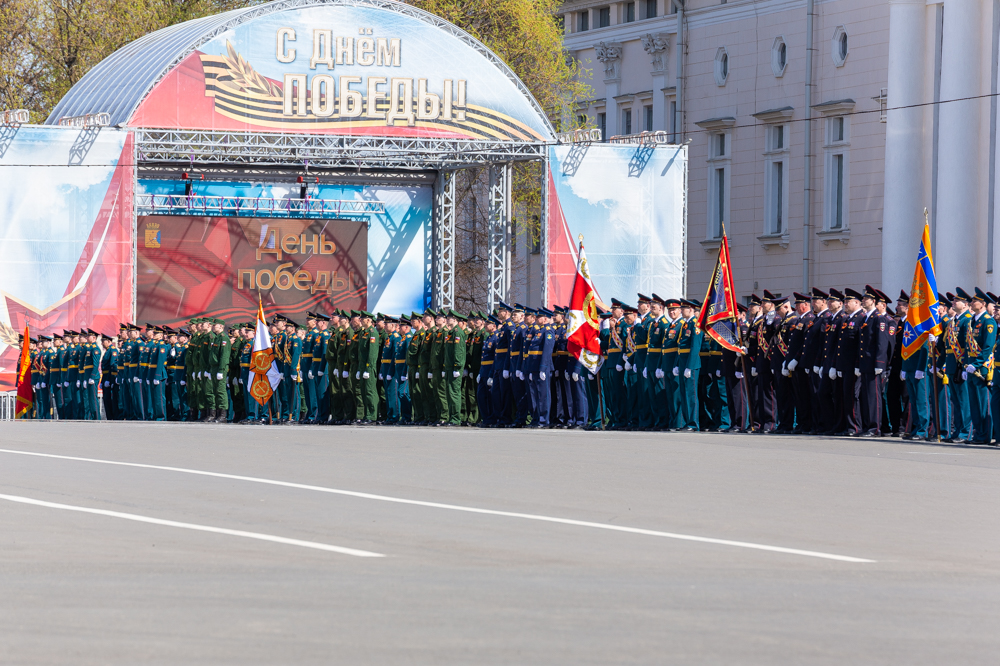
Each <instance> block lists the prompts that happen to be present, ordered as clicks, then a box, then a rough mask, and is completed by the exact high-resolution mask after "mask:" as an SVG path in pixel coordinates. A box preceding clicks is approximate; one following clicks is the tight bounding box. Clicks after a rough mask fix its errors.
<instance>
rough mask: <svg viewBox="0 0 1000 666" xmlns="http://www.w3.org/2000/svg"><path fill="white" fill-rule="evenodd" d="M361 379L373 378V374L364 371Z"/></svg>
mask: <svg viewBox="0 0 1000 666" xmlns="http://www.w3.org/2000/svg"><path fill="white" fill-rule="evenodd" d="M361 379H371V375H370V374H368V373H367V372H362V373H361Z"/></svg>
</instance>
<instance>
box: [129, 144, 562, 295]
mask: <svg viewBox="0 0 1000 666" xmlns="http://www.w3.org/2000/svg"><path fill="white" fill-rule="evenodd" d="M134 131H135V146H136V157H137V162H138V168H139V170H140V171H150V170H156V169H158V168H164V167H169V168H170V169H171V170H176V169H178V168H179V166H180V165H183V166H184V167H185V168H188V169H189V170H190V171H192V172H199V171H202V170H211V169H224V168H227V167H228V168H233V167H235V168H245V169H254V170H255V171H258V172H267V171H269V170H274V172H276V173H277V172H281V173H288V172H290V171H292V172H299V173H308V172H309V169H313V170H314V171H321V170H331V169H332V170H340V171H348V170H349V171H350V172H351V173H352V176H353V177H354V178H355V179H359V180H363V179H364V178H365V176H366V174H367V173H370V174H371V175H372V177H373V178H376V179H384V178H385V177H386V174H391V173H393V172H395V173H401V174H402V173H407V172H428V171H431V172H435V173H436V174H437V177H436V180H435V186H434V215H433V220H434V222H433V231H432V238H431V250H432V261H431V270H432V280H431V283H432V284H433V293H432V305H433V307H434V308H436V309H440V308H453V307H455V249H456V248H455V221H456V215H457V211H456V197H455V182H456V176H457V172H458V171H459V170H461V169H470V168H484V167H485V168H487V169H488V171H489V206H490V208H489V244H490V246H489V255H488V256H489V266H488V271H489V289H488V303H486V306H487V308H488V309H489V310H492V309H493V308H494V307H495V306H496V305H497V303H498V302H500V301H501V300H504V299H506V298H507V295H508V292H509V290H510V284H511V276H510V266H511V260H510V249H509V248H510V245H509V239H510V234H511V215H512V202H511V181H512V174H513V165H514V163H515V162H529V161H540V162H544V163H546V164H547V155H548V146H549V144H548V143H544V142H538V143H529V142H520V143H515V142H510V141H485V140H460V139H437V138H401V137H381V136H336V135H317V134H286V133H276V132H275V133H270V132H224V131H199V130H173V129H168V130H163V129H143V128H139V129H136V130H134ZM543 183H544V181H543ZM544 192H545V188H544V186H543V201H544V200H545V197H544ZM147 198H148V199H149V200H148V201H147V200H146V199H141V200H137V202H136V204H137V206H136V208H137V209H146V210H148V209H149V207H150V206H151V205H153V204H154V203H155V204H158V205H164V204H166V205H167V206H172V207H180V208H186V207H187V206H188V205H189V204H190V203H193V202H189V201H187V200H186V199H185V198H184V197H177V198H176V200H174V199H173V198H171V199H169V200H164V201H154V200H153V199H151V198H149V197H147ZM199 203H202V204H209V206H208V207H210V208H211V207H219V206H223V205H224V206H226V207H228V208H232V207H234V206H235V205H236V203H237V202H230V201H225V202H222V201H220V202H215V201H211V202H209V201H204V198H202V201H200V202H199ZM238 203H239V205H240V207H244V206H246V207H251V206H253V205H254V204H253V202H252V201H246V202H238ZM333 205H336V206H344V205H345V202H333ZM292 206H293V207H294V208H295V211H294V213H298V214H300V215H301V214H304V215H305V216H313V215H317V216H322V215H323V214H324V212H329V211H328V210H324V208H329V207H331V203H327V204H322V203H318V202H316V203H313V204H310V203H308V202H307V201H306V200H302V201H300V202H299V203H298V204H293V205H292ZM310 206H311V207H310ZM193 208H196V206H193ZM267 208H268V210H267V211H266V212H264V211H261V212H260V213H258V214H265V215H267V214H274V213H275V212H279V211H273V212H272V211H270V210H269V207H267ZM244 210H246V208H244ZM158 212H162V209H161V211H158ZM175 212H176V211H175ZM343 212H348V211H346V210H345V211H343ZM349 212H351V213H357V212H363V211H360V210H359V211H353V210H351V211H349ZM541 213H542V217H541V220H540V222H541V225H542V229H545V228H546V217H547V207H546V206H544V205H543V206H542V211H541ZM543 236H544V233H543ZM542 242H543V244H544V240H543V241H542ZM542 273H543V284H544V282H545V275H544V273H545V267H544V266H543V267H542Z"/></svg>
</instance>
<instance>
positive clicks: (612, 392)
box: [602, 298, 628, 430]
mask: <svg viewBox="0 0 1000 666" xmlns="http://www.w3.org/2000/svg"><path fill="white" fill-rule="evenodd" d="M608 322H609V323H608V326H609V329H608V346H607V350H606V351H607V364H606V366H605V368H606V372H607V374H606V376H605V380H606V381H605V383H604V399H605V400H606V401H607V409H608V425H607V428H608V430H623V429H625V428H627V427H628V422H627V407H626V405H625V359H624V355H625V353H626V348H625V347H626V338H625V328H626V326H627V323H626V321H625V304H624V303H622V302H621V301H619V300H618V299H617V298H613V299H611V318H610V319H609V320H608ZM602 374H604V373H602Z"/></svg>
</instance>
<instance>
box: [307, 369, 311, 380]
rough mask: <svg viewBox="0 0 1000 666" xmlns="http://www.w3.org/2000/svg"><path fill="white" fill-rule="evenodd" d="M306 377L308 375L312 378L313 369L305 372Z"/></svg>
mask: <svg viewBox="0 0 1000 666" xmlns="http://www.w3.org/2000/svg"><path fill="white" fill-rule="evenodd" d="M306 377H308V378H309V379H312V378H313V371H312V370H310V371H309V372H308V373H307V374H306Z"/></svg>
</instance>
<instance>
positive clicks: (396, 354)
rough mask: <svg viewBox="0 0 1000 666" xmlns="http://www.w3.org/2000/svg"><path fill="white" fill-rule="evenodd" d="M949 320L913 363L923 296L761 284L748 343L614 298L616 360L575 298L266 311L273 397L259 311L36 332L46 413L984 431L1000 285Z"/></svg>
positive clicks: (610, 323)
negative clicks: (777, 288) (398, 309)
mask: <svg viewBox="0 0 1000 666" xmlns="http://www.w3.org/2000/svg"><path fill="white" fill-rule="evenodd" d="M938 298H939V301H940V305H939V313H940V315H941V318H942V326H943V330H944V333H943V334H942V335H940V336H937V337H935V336H931V337H930V338H929V339H928V340H927V342H926V343H925V344H924V345H923V346H922V347H921V348H920V349H919V350H918V351H917V352H916V353H915V354H914V355H912V356H911V357H910V358H908V359H906V360H903V359H902V356H901V351H902V347H903V320H904V319H905V316H906V310H907V307H908V303H909V297H908V296H907V295H906V293H905V292H901V293H900V295H899V298H898V299H897V301H896V305H895V308H894V310H892V309H890V306H891V305H892V303H891V299H890V298H889V297H888V296H886V294H885V293H883V292H882V291H880V290H878V289H875V288H873V287H871V286H868V287H866V288H865V290H864V291H863V292H858V291H855V290H853V289H845V290H844V291H843V292H840V291H838V290H836V289H831V290H829V292H824V291H822V290H820V289H813V290H812V292H811V293H809V294H800V293H796V294H794V297H792V298H787V297H785V298H780V297H776V296H774V295H772V294H771V293H770V292H768V291H764V296H763V298H760V297H757V296H756V295H754V296H752V297H751V298H750V302H749V304H748V305H746V306H744V305H740V306H739V320H738V326H739V335H738V337H737V345H739V346H740V348H741V349H742V352H737V351H731V350H729V349H726V348H724V347H722V346H721V345H720V344H719V343H718V342H716V341H715V340H714V339H713V338H712V337H711V336H709V335H706V334H705V332H704V331H702V330H701V329H700V327H699V326H698V319H697V317H698V313H699V311H700V308H701V304H700V303H699V302H698V301H695V300H685V299H663V298H660V297H659V296H657V295H656V294H653V295H652V296H650V297H647V296H645V295H643V294H639V295H638V302H637V305H636V306H634V307H633V306H631V305H628V304H626V303H624V302H622V301H619V300H617V299H612V302H611V306H610V308H609V309H608V310H607V311H605V312H602V313H601V315H600V318H601V325H600V341H601V362H600V365H599V368H592V369H588V368H587V367H585V366H584V365H583V364H582V363H581V362H580V361H579V360H577V358H576V357H574V356H573V355H571V353H570V351H569V349H568V343H567V324H568V323H569V321H568V320H569V314H568V312H569V311H568V308H564V307H557V308H554V309H552V310H547V309H544V308H542V309H532V308H527V307H524V306H522V305H520V304H517V305H514V306H513V307H512V306H509V305H507V304H505V303H500V305H499V307H498V308H497V309H496V310H495V311H494V312H493V313H492V314H489V315H487V314H485V313H481V312H471V313H469V314H467V315H466V314H459V313H457V312H454V311H450V310H449V311H440V312H438V311H434V310H431V309H428V310H426V311H425V312H423V313H416V312H413V313H410V314H409V315H403V316H400V317H393V316H386V315H382V314H378V315H375V314H372V313H370V312H364V311H350V312H347V311H337V312H334V313H333V314H332V315H330V316H326V315H323V314H317V313H312V312H310V313H309V314H308V315H307V319H306V322H305V323H304V324H297V323H295V322H293V321H291V320H290V319H288V318H286V317H284V316H281V315H278V316H275V317H274V318H273V319H272V321H271V322H270V323H269V324H268V326H269V332H270V337H271V342H272V349H273V353H274V360H275V365H276V368H277V370H278V372H279V373H280V374H281V381H280V382H279V383H278V385H277V389H276V390H275V391H274V392H273V395H272V396H271V397H270V399H269V400H267V401H266V403H265V404H263V405H261V404H259V403H258V402H257V400H256V399H254V398H253V397H252V395H251V392H250V387H251V386H252V384H253V381H254V377H255V375H254V373H253V371H252V369H251V366H252V354H253V338H254V332H255V328H256V325H255V324H254V323H253V322H250V323H244V324H237V325H235V326H231V327H228V329H227V327H226V324H225V323H224V322H223V321H222V320H219V319H212V318H203V319H194V320H192V321H191V322H190V326H189V327H188V328H180V329H178V330H174V329H171V328H170V327H167V326H153V325H149V324H147V325H146V327H145V328H144V329H141V328H139V327H137V326H133V325H126V324H123V325H122V326H121V327H120V331H119V334H118V336H117V337H105V336H101V335H100V334H98V333H96V332H94V331H91V330H87V331H79V332H75V331H65V332H64V333H63V335H61V336H60V335H54V336H51V337H46V336H42V337H41V338H39V339H38V340H37V341H35V340H32V341H31V344H32V359H33V360H32V364H33V373H32V377H33V380H32V381H33V383H34V387H35V391H36V400H35V404H36V409H35V413H34V417H35V418H52V417H53V416H54V415H58V418H62V419H96V418H99V415H100V408H99V405H98V402H97V401H98V389H99V388H100V389H101V391H100V392H101V395H102V397H103V404H104V413H105V415H106V418H108V419H123V420H173V421H210V422H236V423H270V424H285V423H303V424H330V425H343V424H416V425H438V426H463V425H464V426H472V425H475V426H480V427H533V428H549V427H558V428H584V429H609V430H647V431H708V430H710V431H720V432H763V433H776V434H811V435H812V434H819V435H847V436H862V437H875V436H883V435H893V436H897V435H898V436H902V437H904V438H913V439H929V438H936V437H938V436H939V435H940V437H941V438H942V439H943V440H944V441H950V442H968V443H975V444H989V443H992V442H993V441H995V440H997V439H1000V418H998V419H997V420H996V423H994V420H993V418H992V414H993V413H995V412H996V410H998V409H1000V388H995V387H994V386H993V365H994V347H995V345H996V344H997V331H996V321H995V319H994V318H993V315H994V313H995V312H996V310H997V309H998V307H1000V305H998V303H997V298H996V297H995V296H994V295H993V294H988V293H984V292H983V291H982V290H980V289H978V288H976V289H975V293H974V295H971V296H970V295H969V294H968V293H967V292H965V291H964V290H962V289H957V290H956V293H955V294H951V293H948V294H946V295H939V296H938Z"/></svg>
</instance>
